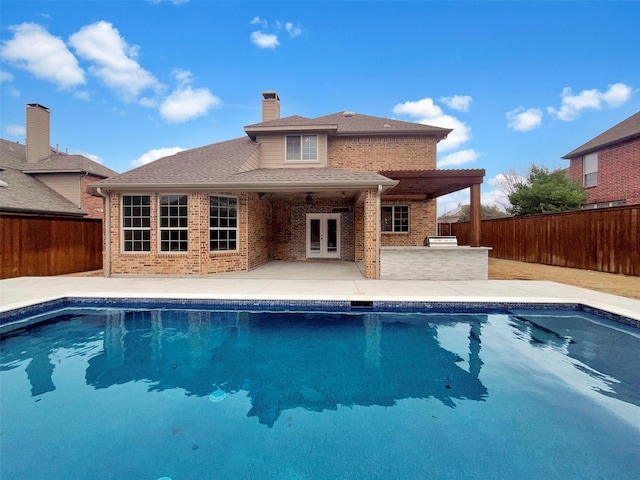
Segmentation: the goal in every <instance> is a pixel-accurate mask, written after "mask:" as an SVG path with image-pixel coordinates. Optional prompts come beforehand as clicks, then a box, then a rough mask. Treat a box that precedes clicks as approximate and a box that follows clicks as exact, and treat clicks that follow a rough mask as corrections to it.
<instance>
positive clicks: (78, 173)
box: [0, 103, 117, 218]
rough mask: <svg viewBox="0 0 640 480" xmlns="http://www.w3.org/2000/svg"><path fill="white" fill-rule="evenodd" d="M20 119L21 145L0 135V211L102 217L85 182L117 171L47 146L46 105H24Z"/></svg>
mask: <svg viewBox="0 0 640 480" xmlns="http://www.w3.org/2000/svg"><path fill="white" fill-rule="evenodd" d="M26 118H27V121H26V125H27V139H26V142H25V144H24V145H22V144H20V143H17V142H11V141H8V140H4V139H0V181H1V182H2V183H1V184H0V185H1V187H0V213H2V214H4V215H17V214H20V215H24V214H28V215H46V216H56V217H84V218H102V217H103V207H104V205H103V202H102V200H101V199H100V198H96V197H95V196H93V195H90V194H89V193H87V187H88V185H89V184H91V183H95V182H98V181H100V180H103V179H105V178H108V177H110V176H113V175H117V172H115V171H113V170H111V169H109V168H107V167H105V166H104V165H101V164H99V163H97V162H94V161H93V160H90V159H88V158H87V157H85V156H83V155H69V154H67V153H62V152H60V151H58V149H57V148H56V149H54V148H51V146H50V143H49V142H50V129H49V126H50V111H49V109H48V108H47V107H44V106H42V105H39V104H37V103H30V104H28V105H27V107H26Z"/></svg>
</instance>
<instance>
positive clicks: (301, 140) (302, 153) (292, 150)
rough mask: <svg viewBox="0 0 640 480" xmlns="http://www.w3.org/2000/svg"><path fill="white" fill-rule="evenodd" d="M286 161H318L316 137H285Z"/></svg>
mask: <svg viewBox="0 0 640 480" xmlns="http://www.w3.org/2000/svg"><path fill="white" fill-rule="evenodd" d="M286 150H287V160H288V161H305V160H318V136H317V135H287V146H286Z"/></svg>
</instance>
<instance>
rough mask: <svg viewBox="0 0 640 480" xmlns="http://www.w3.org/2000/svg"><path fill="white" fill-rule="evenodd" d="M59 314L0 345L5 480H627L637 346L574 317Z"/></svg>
mask: <svg viewBox="0 0 640 480" xmlns="http://www.w3.org/2000/svg"><path fill="white" fill-rule="evenodd" d="M58 306H59V307H60V308H59V309H58V310H57V311H56V312H53V313H52V312H50V311H49V310H46V309H45V310H46V311H45V310H43V311H33V312H31V313H33V314H34V315H43V316H44V318H47V319H49V322H46V323H40V324H38V325H34V326H32V327H30V328H29V329H28V330H19V331H16V332H14V333H10V334H7V335H5V336H4V337H3V338H2V341H1V344H0V345H1V347H2V350H1V353H0V386H1V388H2V395H1V397H0V405H1V407H2V409H1V411H2V421H1V429H2V431H1V436H0V448H1V452H0V453H1V458H2V462H1V464H0V469H1V470H0V476H1V477H2V478H3V480H4V479H14V478H15V479H18V478H20V479H24V478H30V479H36V478H46V479H58V478H60V479H62V478H65V479H68V478H94V479H103V478H104V479H106V478H136V479H138V478H140V479H147V478H148V479H154V480H155V479H158V478H162V477H169V478H171V479H173V480H179V479H187V478H188V479H192V478H222V477H226V478H278V479H316V478H320V479H324V478H331V479H353V478H366V479H372V478H406V479H410V478H421V479H422V478H545V479H548V478H562V479H566V478H580V479H586V478H615V479H624V478H638V477H639V476H640V456H639V455H640V454H639V452H640V372H639V370H638V368H637V366H638V365H639V364H640V362H639V360H640V348H639V347H640V330H638V329H634V328H631V327H629V326H627V325H623V324H621V323H615V322H611V321H609V320H607V319H603V318H602V317H599V316H596V315H593V314H592V313H588V312H584V311H579V310H576V309H575V308H566V309H560V310H550V309H540V310H532V309H526V308H518V307H519V306H518V305H511V306H509V308H505V307H504V306H500V307H496V308H491V309H487V308H486V307H485V308H484V310H483V309H482V308H481V306H477V307H474V306H467V308H458V309H456V308H452V306H448V307H447V306H442V305H441V306H440V308H432V309H429V308H425V306H422V308H417V307H419V306H416V305H406V304H403V305H401V306H400V305H396V306H394V305H387V306H386V308H375V307H380V306H376V305H370V304H368V303H366V302H362V303H361V304H357V303H356V304H351V305H350V308H349V309H345V308H344V307H343V306H341V305H336V304H326V305H325V304H322V305H318V304H313V303H309V304H300V305H299V306H296V307H297V308H296V310H297V311H284V309H283V305H281V304H278V303H277V302H276V303H275V304H272V305H255V304H254V308H250V307H251V305H249V304H245V305H241V304H233V305H231V304H228V305H218V306H217V307H216V308H215V309H212V308H203V306H202V305H199V304H197V303H191V304H189V303H186V304H183V305H181V307H180V309H176V308H174V307H172V305H171V304H163V305H157V304H154V302H153V301H149V302H148V304H140V303H138V304H136V305H135V306H133V305H129V306H125V308H115V307H119V306H118V305H117V302H114V303H113V304H111V305H109V308H104V305H102V306H101V304H99V303H98V302H97V301H96V302H95V304H90V305H87V304H86V303H85V304H83V305H81V306H78V305H71V306H69V305H67V304H65V305H58ZM120 306H121V305H120ZM303 306H304V307H305V308H302V307H303ZM51 307H52V306H51V305H48V306H47V309H51ZM158 307H161V308H158ZM288 308H289V309H291V305H289V307H288ZM327 310H334V311H327ZM425 312H426V313H425Z"/></svg>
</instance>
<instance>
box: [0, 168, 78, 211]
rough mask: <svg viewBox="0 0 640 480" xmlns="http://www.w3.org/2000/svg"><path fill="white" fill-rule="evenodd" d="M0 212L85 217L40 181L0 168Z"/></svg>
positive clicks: (12, 169) (13, 169) (14, 170)
mask: <svg viewBox="0 0 640 480" xmlns="http://www.w3.org/2000/svg"><path fill="white" fill-rule="evenodd" d="M0 180H2V181H3V182H5V183H6V185H7V186H4V184H2V186H0V211H4V212H14V213H42V214H49V215H53V214H55V215H73V216H79V217H82V216H84V215H86V212H84V211H83V210H82V209H80V208H78V207H77V206H76V205H74V204H73V203H72V202H71V201H69V200H67V199H66V198H65V197H63V196H62V195H60V194H59V193H57V192H56V191H55V190H52V189H51V188H49V187H47V186H46V185H45V184H44V183H42V182H41V181H39V180H37V179H35V178H33V177H31V176H30V175H26V174H24V173H22V172H21V171H20V170H18V169H15V168H5V167H0Z"/></svg>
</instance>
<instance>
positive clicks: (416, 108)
mask: <svg viewBox="0 0 640 480" xmlns="http://www.w3.org/2000/svg"><path fill="white" fill-rule="evenodd" d="M393 113H395V114H397V115H401V114H404V115H409V116H410V117H413V118H414V119H416V121H417V122H418V123H422V124H424V125H431V126H434V127H442V128H453V132H451V133H450V134H449V136H448V137H447V138H446V139H445V140H442V141H440V143H438V150H439V151H441V152H446V151H450V150H455V149H457V148H458V147H459V146H460V145H462V144H463V143H465V142H467V141H469V140H471V127H469V126H468V125H467V124H466V123H464V122H462V121H461V120H459V119H457V118H456V117H453V116H451V115H445V114H444V112H443V111H442V109H441V108H440V107H439V106H438V105H436V104H434V103H433V99H431V98H428V97H427V98H423V99H422V100H418V101H415V102H412V101H409V102H405V103H399V104H398V105H396V106H395V107H393Z"/></svg>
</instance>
